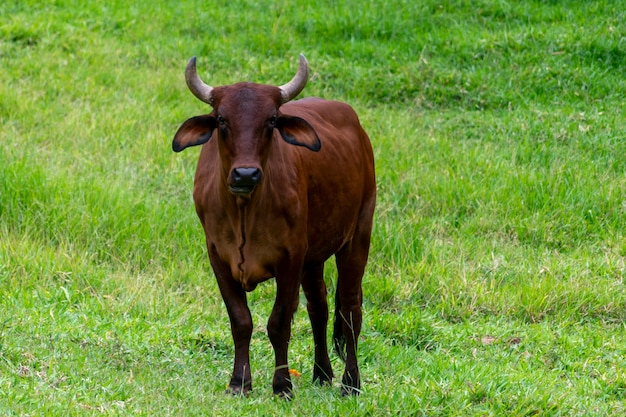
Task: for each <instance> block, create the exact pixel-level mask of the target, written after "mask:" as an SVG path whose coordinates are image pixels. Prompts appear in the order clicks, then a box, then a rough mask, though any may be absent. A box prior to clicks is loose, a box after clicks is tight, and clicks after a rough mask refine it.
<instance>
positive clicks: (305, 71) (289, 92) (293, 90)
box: [278, 54, 309, 103]
mask: <svg viewBox="0 0 626 417" xmlns="http://www.w3.org/2000/svg"><path fill="white" fill-rule="evenodd" d="M308 79H309V64H308V63H307V62H306V58H305V57H304V55H302V54H300V64H299V65H298V72H297V73H296V75H295V76H294V77H293V78H292V79H291V81H289V82H288V83H287V84H284V85H281V86H280V87H278V88H280V92H281V94H282V95H283V103H286V102H288V101H289V100H291V99H293V98H294V97H295V96H297V95H298V94H300V92H301V91H302V90H303V89H304V86H305V85H306V82H307V80H308Z"/></svg>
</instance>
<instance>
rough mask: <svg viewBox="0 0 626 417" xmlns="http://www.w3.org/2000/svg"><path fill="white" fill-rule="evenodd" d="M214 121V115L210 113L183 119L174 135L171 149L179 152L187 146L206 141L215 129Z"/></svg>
mask: <svg viewBox="0 0 626 417" xmlns="http://www.w3.org/2000/svg"><path fill="white" fill-rule="evenodd" d="M215 123H216V122H215V117H213V116H211V115H204V116H196V117H192V118H191V119H189V120H187V121H185V123H183V124H182V125H181V126H180V127H179V128H178V132H176V134H175V135H174V140H173V141H172V150H173V151H174V152H180V151H182V150H183V149H185V148H187V147H189V146H196V145H202V144H203V143H206V142H208V141H209V139H211V135H212V134H213V129H215Z"/></svg>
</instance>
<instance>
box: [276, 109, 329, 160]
mask: <svg viewBox="0 0 626 417" xmlns="http://www.w3.org/2000/svg"><path fill="white" fill-rule="evenodd" d="M276 129H278V131H279V132H280V136H281V137H282V138H283V140H284V141H285V142H287V143H290V144H292V145H296V146H304V147H305V148H308V149H310V150H312V151H313V152H317V151H319V150H320V148H321V147H322V142H320V138H319V137H318V136H317V132H315V129H313V126H311V125H310V124H309V122H307V121H306V120H304V119H302V118H300V117H295V116H284V115H281V116H279V117H278V119H276Z"/></svg>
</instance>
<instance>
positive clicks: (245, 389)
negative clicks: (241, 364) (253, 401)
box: [226, 384, 252, 397]
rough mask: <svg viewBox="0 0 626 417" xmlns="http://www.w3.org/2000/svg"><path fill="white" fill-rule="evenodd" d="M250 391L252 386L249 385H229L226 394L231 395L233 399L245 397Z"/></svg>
mask: <svg viewBox="0 0 626 417" xmlns="http://www.w3.org/2000/svg"><path fill="white" fill-rule="evenodd" d="M250 391H252V385H250V384H249V385H246V386H241V385H229V386H228V387H227V388H226V394H227V395H232V396H235V397H238V396H242V397H247V396H248V395H249V394H250Z"/></svg>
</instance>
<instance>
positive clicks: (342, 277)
mask: <svg viewBox="0 0 626 417" xmlns="http://www.w3.org/2000/svg"><path fill="white" fill-rule="evenodd" d="M368 251H369V234H367V235H366V236H365V237H362V238H361V239H360V240H358V241H355V240H353V241H352V242H350V243H349V244H348V245H346V246H345V247H344V248H342V249H341V250H340V251H339V252H337V254H336V256H335V258H336V262H337V274H338V279H337V294H336V297H337V298H336V301H335V305H336V310H335V326H334V338H335V345H336V346H337V347H338V348H339V349H342V348H343V347H344V346H345V362H346V369H345V371H344V374H343V377H342V379H341V382H342V388H341V393H342V394H343V395H358V394H359V393H360V390H361V377H360V373H359V365H358V361H357V348H358V340H359V335H360V333H361V324H362V320H363V319H362V311H361V304H362V302H363V291H362V288H361V282H362V279H363V273H364V271H365V264H366V263H367V255H368ZM340 354H341V353H340Z"/></svg>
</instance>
